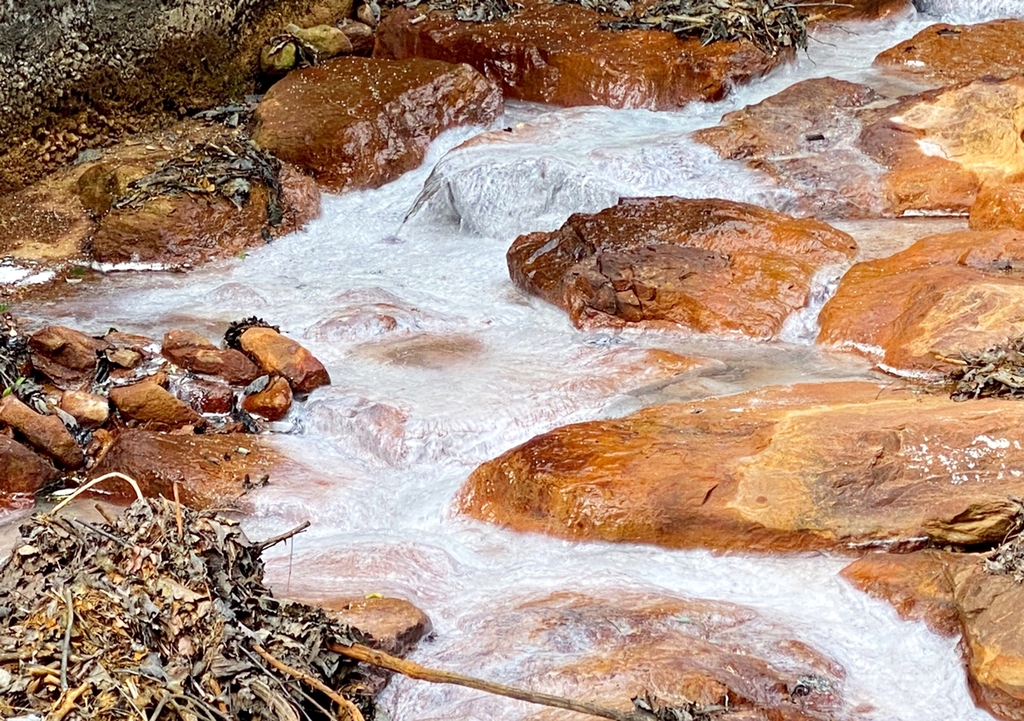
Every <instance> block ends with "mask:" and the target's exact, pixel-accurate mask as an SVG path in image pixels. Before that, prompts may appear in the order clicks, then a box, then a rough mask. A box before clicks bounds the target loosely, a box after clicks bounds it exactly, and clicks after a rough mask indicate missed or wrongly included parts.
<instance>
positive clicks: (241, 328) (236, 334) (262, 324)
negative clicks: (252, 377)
mask: <svg viewBox="0 0 1024 721" xmlns="http://www.w3.org/2000/svg"><path fill="white" fill-rule="evenodd" d="M250 328H270V329H271V330H272V331H274V332H276V333H280V332H281V328H280V326H276V325H270V323H268V322H267V321H265V320H263V319H262V318H257V317H256V316H254V315H252V316H249V317H248V318H243V319H242V320H236V321H232V322H231V323H230V324H229V325H228V329H227V330H226V331H224V345H226V346H227V347H228V348H234V349H235V350H241V349H242V344H241V339H242V334H243V333H245V331H247V330H249V329H250Z"/></svg>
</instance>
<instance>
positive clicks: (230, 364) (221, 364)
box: [161, 330, 261, 385]
mask: <svg viewBox="0 0 1024 721" xmlns="http://www.w3.org/2000/svg"><path fill="white" fill-rule="evenodd" d="M161 352H162V353H163V356H164V358H166V359H167V360H169V361H171V362H172V363H174V364H175V365H179V366H181V367H182V368H184V369H185V370H190V371H192V372H193V373H205V374H207V375H212V376H218V377H220V378H223V379H224V380H226V381H227V382H228V383H232V384H234V385H248V384H249V383H252V382H253V381H254V380H256V379H257V378H259V377H260V374H261V371H260V369H259V367H257V365H256V364H255V363H253V362H252V361H251V360H249V358H248V357H247V356H246V355H245V354H244V353H242V352H241V351H238V350H235V349H234V348H228V349H227V350H224V349H221V348H218V347H217V346H215V345H214V344H213V343H211V342H210V341H209V340H208V339H207V338H206V337H205V336H203V335H201V334H199V333H196V332H194V331H190V330H171V331H168V332H167V333H166V334H164V341H163V346H162V348H161Z"/></svg>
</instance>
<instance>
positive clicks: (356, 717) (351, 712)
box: [252, 643, 365, 721]
mask: <svg viewBox="0 0 1024 721" xmlns="http://www.w3.org/2000/svg"><path fill="white" fill-rule="evenodd" d="M252 650H253V651H255V652H256V653H258V654H259V655H260V658H262V659H263V660H264V661H266V662H267V663H269V664H270V665H271V666H273V667H274V668H276V669H277V670H278V671H280V672H281V673H286V674H288V675H289V676H291V677H292V678H297V679H298V680H300V681H302V682H303V683H305V684H308V685H310V686H312V687H313V688H315V689H316V690H317V691H319V692H320V693H322V694H324V695H325V696H327V697H328V698H329V699H331V700H332V701H334V703H336V704H338V706H339V707H340V708H343V709H345V711H347V712H348V716H349V719H350V721H365V719H363V714H362V712H360V710H359V707H358V706H356V705H355V704H354V703H352V702H351V701H349V700H348V699H347V698H345V697H344V696H342V695H341V694H339V693H338V692H337V691H334V690H332V689H331V688H330V687H328V686H325V685H324V684H323V683H321V682H320V681H318V680H317V679H315V678H313V677H312V676H310V675H309V674H306V673H303V672H302V671H300V670H298V669H297V668H292V667H291V666H289V665H288V664H286V663H284V662H283V661H278V660H277V659H276V658H274V657H273V656H271V655H270V653H269V652H268V651H267V649H265V648H263V647H262V646H260V645H259V644H258V643H257V644H253V647H252Z"/></svg>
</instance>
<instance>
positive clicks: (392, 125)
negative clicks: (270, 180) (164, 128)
mask: <svg viewBox="0 0 1024 721" xmlns="http://www.w3.org/2000/svg"><path fill="white" fill-rule="evenodd" d="M501 112H502V98H501V92H500V91H499V90H498V88H497V87H496V86H495V85H493V84H492V83H491V82H490V81H488V80H487V79H486V78H485V77H484V76H482V75H481V74H480V73H478V72H477V71H475V70H473V68H471V67H469V66H468V65H459V64H451V63H446V62H440V61H437V60H424V59H422V58H412V59H408V60H383V59H371V58H357V57H346V58H335V59H333V60H329V61H327V62H325V63H323V64H321V65H317V66H314V67H309V68H303V69H301V70H297V71H294V72H292V73H290V74H289V75H288V76H287V77H285V78H284V79H283V80H281V81H279V82H278V83H277V84H275V85H274V86H273V87H272V88H271V89H270V90H269V91H268V92H267V94H266V95H265V96H264V98H263V100H262V101H261V102H260V104H259V106H258V107H257V109H256V117H257V120H258V122H259V125H258V127H257V130H256V134H255V138H256V142H257V143H259V145H260V146H261V147H263V148H264V149H266V150H268V151H270V152H271V153H273V154H274V155H276V156H277V157H279V158H281V159H282V160H284V161H286V162H289V163H292V164H294V165H296V166H298V167H299V168H301V169H303V170H305V171H306V172H309V173H311V174H312V175H313V176H314V177H315V178H316V179H317V181H318V182H319V183H320V184H322V185H324V186H325V187H327V188H328V189H329V190H331V191H334V192H343V191H345V190H355V189H361V188H376V187H379V186H381V185H383V184H384V183H387V182H389V181H391V180H394V179H395V178H397V177H398V176H400V175H401V174H402V173H405V172H407V171H409V170H412V169H414V168H416V167H418V166H419V165H420V163H422V162H423V158H424V157H425V155H426V152H427V147H428V146H429V145H430V141H432V140H433V139H434V138H436V137H437V136H438V135H440V134H441V133H442V132H444V131H445V130H448V129H450V128H454V127H456V126H459V125H487V124H489V123H491V122H492V121H494V120H496V119H497V118H498V117H499V116H500V115H501Z"/></svg>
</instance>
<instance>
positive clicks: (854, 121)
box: [694, 78, 886, 218]
mask: <svg viewBox="0 0 1024 721" xmlns="http://www.w3.org/2000/svg"><path fill="white" fill-rule="evenodd" d="M884 103H885V99H884V98H883V96H882V95H880V94H879V93H877V92H875V91H874V90H872V89H871V88H869V87H868V86H866V85H859V84H857V83H851V82H848V81H846V80H837V79H835V78H813V79H810V80H803V81H801V82H798V83H794V84H793V85H791V86H789V87H788V88H786V89H785V90H783V91H782V92H780V93H777V94H775V95H772V96H771V97H769V98H766V99H765V100H762V101H761V102H760V103H756V104H754V105H748V106H747V107H745V108H742V109H740V110H734V111H733V112H730V113H726V114H725V115H724V116H723V117H722V122H721V123H720V124H719V125H717V126H714V127H710V128H705V129H703V130H698V131H697V132H696V133H694V138H695V139H696V140H698V141H700V142H702V143H705V144H707V145H710V146H711V147H712V148H714V150H715V152H717V153H718V154H719V155H720V156H721V157H723V158H726V159H729V160H742V161H745V162H746V163H747V165H748V166H750V167H751V168H754V169H756V170H758V171H760V172H762V173H765V174H767V175H769V176H770V177H771V178H772V179H774V180H775V182H777V183H779V184H780V185H783V186H785V187H787V188H790V189H792V190H793V191H794V192H795V193H796V194H797V198H798V206H797V207H798V209H799V210H800V211H801V212H802V213H805V214H815V215H825V216H835V217H854V218H856V217H877V216H879V215H883V214H885V211H886V208H885V207H884V205H883V201H882V198H881V195H882V186H881V177H882V174H883V172H884V168H883V167H882V166H881V165H879V164H878V163H876V162H875V161H873V160H872V159H870V158H868V157H866V156H865V155H864V154H863V153H862V152H861V151H860V150H859V149H858V148H857V140H858V138H859V137H860V134H861V131H862V130H863V128H864V125H865V122H871V119H872V118H873V117H875V115H877V113H878V112H880V111H879V110H876V109H875V108H876V106H877V105H879V104H884Z"/></svg>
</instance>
